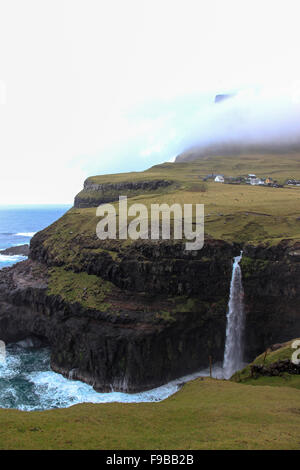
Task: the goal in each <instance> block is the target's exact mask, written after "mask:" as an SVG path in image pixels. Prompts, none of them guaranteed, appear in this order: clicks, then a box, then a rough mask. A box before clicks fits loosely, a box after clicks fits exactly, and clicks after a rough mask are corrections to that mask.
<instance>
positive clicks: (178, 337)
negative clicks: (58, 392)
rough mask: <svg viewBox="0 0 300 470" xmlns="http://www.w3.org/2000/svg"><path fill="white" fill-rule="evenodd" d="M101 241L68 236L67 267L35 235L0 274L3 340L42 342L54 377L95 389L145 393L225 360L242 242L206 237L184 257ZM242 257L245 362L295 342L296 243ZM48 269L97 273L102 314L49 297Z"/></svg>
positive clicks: (161, 248) (173, 248) (159, 247)
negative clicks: (102, 288) (104, 290)
mask: <svg viewBox="0 0 300 470" xmlns="http://www.w3.org/2000/svg"><path fill="white" fill-rule="evenodd" d="M51 230H54V231H55V227H54V229H53V228H52V229H51ZM82 236H83V235H82ZM70 237H71V235H70ZM75 243H76V244H75ZM98 243H99V240H97V241H96V239H93V238H80V236H79V235H76V236H75V237H74V238H70V242H69V243H68V253H72V252H73V251H74V252H75V253H76V255H75V256H74V260H75V261H72V260H73V258H72V260H71V261H69V262H68V264H66V262H65V261H62V259H61V258H59V257H57V255H56V253H57V252H56V251H51V249H50V245H49V238H48V231H47V229H46V230H45V231H43V232H40V233H38V234H37V235H35V237H34V238H33V239H32V242H31V253H30V260H29V261H26V262H23V263H19V264H18V265H15V266H14V267H12V268H7V269H3V270H2V271H1V272H0V338H1V339H3V340H4V341H7V342H15V341H20V340H24V339H26V338H29V337H30V338H37V339H38V340H39V341H44V342H46V343H47V344H49V345H50V347H51V366H52V368H53V370H55V371H57V372H60V373H62V374H64V375H65V376H67V377H72V378H77V379H80V380H83V381H85V382H87V383H90V384H92V385H93V386H94V387H95V389H97V390H101V391H109V390H111V389H112V388H113V389H114V390H119V391H127V392H137V391H141V390H146V389H151V388H153V387H156V386H159V385H162V384H164V383H166V382H168V381H169V380H172V379H174V378H177V377H180V376H183V375H185V374H188V373H192V372H195V371H197V370H200V369H201V368H204V367H206V366H207V365H208V358H209V356H212V357H213V361H214V362H217V361H221V360H222V359H223V354H224V343H225V329H226V312H227V303H228V296H229V286H230V279H231V271H232V260H233V258H234V256H236V255H238V254H239V252H240V249H241V248H242V247H241V245H238V244H231V243H227V242H224V241H221V240H213V239H209V240H206V242H205V245H204V248H203V249H202V250H200V251H199V252H187V251H185V249H184V244H182V243H179V242H169V241H158V242H153V241H149V242H147V241H136V242H132V243H131V244H129V245H128V244H126V246H125V247H123V246H122V244H121V243H116V244H115V245H114V244H110V245H109V246H106V245H105V242H101V243H102V248H101V249H99V247H98ZM78 246H80V247H82V248H81V251H80V252H78V249H77V247H78ZM76 250H77V251H76ZM243 250H244V254H243V258H242V261H241V268H242V274H243V286H244V291H245V309H246V328H245V360H246V361H251V360H252V359H253V358H254V357H256V356H257V354H259V353H261V352H262V351H264V350H266V348H267V347H269V346H270V345H271V344H273V343H282V342H284V341H287V340H289V339H290V338H292V337H297V336H300V307H299V305H300V288H299V279H300V244H293V243H292V242H291V241H288V240H287V241H283V242H281V243H280V244H278V245H276V246H270V247H268V246H264V245H261V246H256V247H254V246H244V247H243ZM52 269H68V270H71V271H72V272H75V273H78V275H79V276H80V273H81V272H84V273H88V274H93V275H96V276H97V278H98V279H99V285H100V284H101V282H104V281H103V280H105V281H110V282H111V283H112V285H113V286H114V287H113V289H112V290H111V291H110V292H109V293H108V294H107V297H106V298H105V299H104V303H103V308H101V309H97V308H90V307H87V306H86V305H84V304H83V303H82V302H81V301H80V298H79V297H78V301H75V302H74V301H72V302H71V301H67V300H66V299H64V298H62V297H61V296H60V295H54V294H51V293H50V292H49V276H50V274H49V273H51V270H52ZM81 290H82V291H83V292H84V291H85V289H84V288H83V289H81ZM83 297H84V296H83Z"/></svg>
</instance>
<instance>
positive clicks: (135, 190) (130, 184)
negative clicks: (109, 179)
mask: <svg viewBox="0 0 300 470" xmlns="http://www.w3.org/2000/svg"><path fill="white" fill-rule="evenodd" d="M172 184H173V181H167V180H159V179H158V180H149V181H147V180H141V181H125V182H120V183H104V184H103V183H102V184H98V183H95V182H93V180H91V179H87V180H86V181H85V182H84V188H83V191H81V192H80V193H79V194H78V195H77V196H76V197H75V201H74V207H77V208H86V207H97V206H99V205H100V204H104V203H108V202H113V201H118V200H119V196H122V195H124V196H128V197H132V196H135V195H138V194H140V193H145V192H153V191H156V190H158V189H162V188H166V187H167V186H170V185H172Z"/></svg>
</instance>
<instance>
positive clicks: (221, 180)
mask: <svg viewBox="0 0 300 470" xmlns="http://www.w3.org/2000/svg"><path fill="white" fill-rule="evenodd" d="M224 181H225V180H224V175H217V176H216V177H215V182H216V183H224Z"/></svg>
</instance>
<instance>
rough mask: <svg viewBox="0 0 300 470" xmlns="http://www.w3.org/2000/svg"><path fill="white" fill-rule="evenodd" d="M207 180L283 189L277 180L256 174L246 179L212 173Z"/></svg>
mask: <svg viewBox="0 0 300 470" xmlns="http://www.w3.org/2000/svg"><path fill="white" fill-rule="evenodd" d="M207 180H213V181H215V182H216V183H227V184H251V185H252V186H271V187H273V188H282V185H280V184H278V182H277V181H276V180H273V179H272V178H271V177H267V178H258V177H257V176H256V175H254V174H249V175H248V176H247V177H245V176H224V175H215V174H213V173H212V174H210V175H206V176H205V177H204V178H203V181H207ZM291 181H292V180H291ZM287 184H288V183H287ZM299 186H300V181H299Z"/></svg>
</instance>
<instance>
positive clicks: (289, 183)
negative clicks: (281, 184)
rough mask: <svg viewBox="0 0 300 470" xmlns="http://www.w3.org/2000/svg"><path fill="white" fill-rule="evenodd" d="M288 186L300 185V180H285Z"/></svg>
mask: <svg viewBox="0 0 300 470" xmlns="http://www.w3.org/2000/svg"><path fill="white" fill-rule="evenodd" d="M285 184H287V185H288V186H300V181H299V180H295V179H290V180H287V181H286V182H285Z"/></svg>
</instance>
